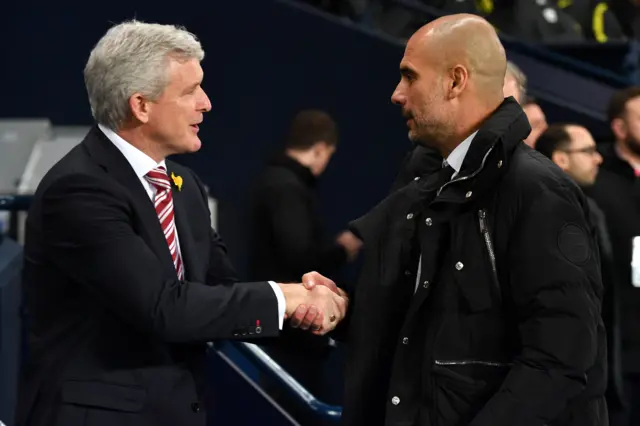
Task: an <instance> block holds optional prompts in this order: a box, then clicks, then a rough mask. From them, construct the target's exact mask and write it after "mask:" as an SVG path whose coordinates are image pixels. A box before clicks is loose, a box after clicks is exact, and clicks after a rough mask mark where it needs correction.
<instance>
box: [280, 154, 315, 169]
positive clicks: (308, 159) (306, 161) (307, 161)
mask: <svg viewBox="0 0 640 426" xmlns="http://www.w3.org/2000/svg"><path fill="white" fill-rule="evenodd" d="M285 154H286V155H287V156H288V157H290V158H293V159H294V160H296V161H297V162H298V163H300V164H302V165H303V166H305V167H307V168H309V169H311V170H312V171H313V166H314V155H313V152H312V151H298V150H293V149H287V150H286V151H285Z"/></svg>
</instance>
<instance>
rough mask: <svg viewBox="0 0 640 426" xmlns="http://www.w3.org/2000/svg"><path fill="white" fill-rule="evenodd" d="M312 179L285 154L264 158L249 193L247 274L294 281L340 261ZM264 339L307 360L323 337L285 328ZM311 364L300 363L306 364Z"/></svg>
mask: <svg viewBox="0 0 640 426" xmlns="http://www.w3.org/2000/svg"><path fill="white" fill-rule="evenodd" d="M316 184H317V179H316V177H315V176H313V174H312V173H311V170H310V169H309V168H308V167H305V166H304V165H302V164H300V163H299V162H298V161H296V160H294V159H293V158H291V157H289V156H287V155H284V154H283V155H279V156H277V157H275V158H273V159H272V160H271V161H270V162H269V165H268V167H267V169H266V170H265V172H264V173H263V174H262V176H261V177H260V179H259V181H258V184H257V185H256V188H255V190H254V196H253V205H252V209H251V229H252V238H251V250H252V256H251V257H252V259H251V268H250V269H251V276H250V279H252V280H262V279H267V278H269V279H272V280H277V281H279V282H299V281H300V280H301V279H302V275H303V274H305V273H306V272H308V271H318V272H319V273H321V274H323V275H325V276H328V277H332V278H334V279H335V274H337V273H338V272H339V270H340V268H341V267H342V266H344V265H345V264H346V262H347V252H346V251H345V249H344V248H343V247H342V246H341V245H339V244H337V243H336V242H335V241H333V240H332V239H329V238H327V236H326V235H325V233H324V231H323V229H322V224H321V220H320V217H319V215H318V211H317V208H318V200H317V194H316ZM268 343H269V344H270V345H271V346H272V347H273V346H279V347H281V348H283V349H284V350H285V351H287V352H289V353H290V354H291V356H296V355H299V356H298V357H296V358H302V359H304V360H307V359H309V358H311V357H313V358H314V359H317V358H324V357H326V356H327V355H328V352H327V351H326V350H327V349H328V344H329V338H328V337H327V336H315V335H313V334H311V333H309V332H307V331H305V330H301V329H296V328H290V327H285V328H284V330H283V333H282V336H281V338H280V339H278V340H277V341H270V342H268ZM271 355H275V356H277V355H276V353H274V352H273V351H271ZM277 359H278V360H279V361H280V362H281V363H285V365H284V367H285V368H286V367H288V365H287V364H286V361H283V359H282V358H281V357H277ZM312 364H313V363H312V362H311V361H309V362H306V365H308V366H309V368H312V367H311V365H312Z"/></svg>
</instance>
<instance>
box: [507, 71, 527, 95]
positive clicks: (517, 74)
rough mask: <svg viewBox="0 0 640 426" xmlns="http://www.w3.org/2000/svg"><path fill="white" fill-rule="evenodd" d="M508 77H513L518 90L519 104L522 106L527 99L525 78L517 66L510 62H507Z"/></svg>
mask: <svg viewBox="0 0 640 426" xmlns="http://www.w3.org/2000/svg"><path fill="white" fill-rule="evenodd" d="M506 74H507V75H508V76H511V77H513V79H514V80H515V81H516V84H517V85H518V89H519V90H520V99H519V101H520V103H522V104H524V102H525V100H526V99H527V76H526V75H525V74H524V73H523V72H522V70H521V69H520V67H519V66H517V65H516V64H514V63H513V62H511V61H507V73H506Z"/></svg>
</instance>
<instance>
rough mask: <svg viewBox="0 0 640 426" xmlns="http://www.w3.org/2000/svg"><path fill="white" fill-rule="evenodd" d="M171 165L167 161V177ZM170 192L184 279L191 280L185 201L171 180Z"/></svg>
mask: <svg viewBox="0 0 640 426" xmlns="http://www.w3.org/2000/svg"><path fill="white" fill-rule="evenodd" d="M171 169H172V165H171V164H170V163H169V162H168V161H167V172H168V173H169V177H171V173H172V170H171ZM171 183H172V184H171V192H172V194H173V211H174V215H175V221H176V228H177V229H178V241H180V254H181V255H182V262H183V263H184V267H185V278H186V279H193V275H192V272H193V271H195V270H196V268H195V267H196V265H195V264H194V260H195V256H194V253H193V250H194V249H193V245H194V240H193V235H192V234H191V227H190V226H189V220H188V209H187V205H186V200H185V194H184V193H183V192H182V191H181V190H179V189H178V188H177V187H176V186H175V185H174V184H173V179H172V180H171Z"/></svg>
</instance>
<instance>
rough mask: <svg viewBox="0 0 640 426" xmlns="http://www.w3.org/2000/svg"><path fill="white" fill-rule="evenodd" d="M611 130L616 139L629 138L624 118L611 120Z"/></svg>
mask: <svg viewBox="0 0 640 426" xmlns="http://www.w3.org/2000/svg"><path fill="white" fill-rule="evenodd" d="M611 131H612V132H613V135H614V136H615V137H616V140H624V139H626V138H627V125H626V123H625V122H624V120H623V119H622V118H614V119H613V120H612V121H611Z"/></svg>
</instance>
